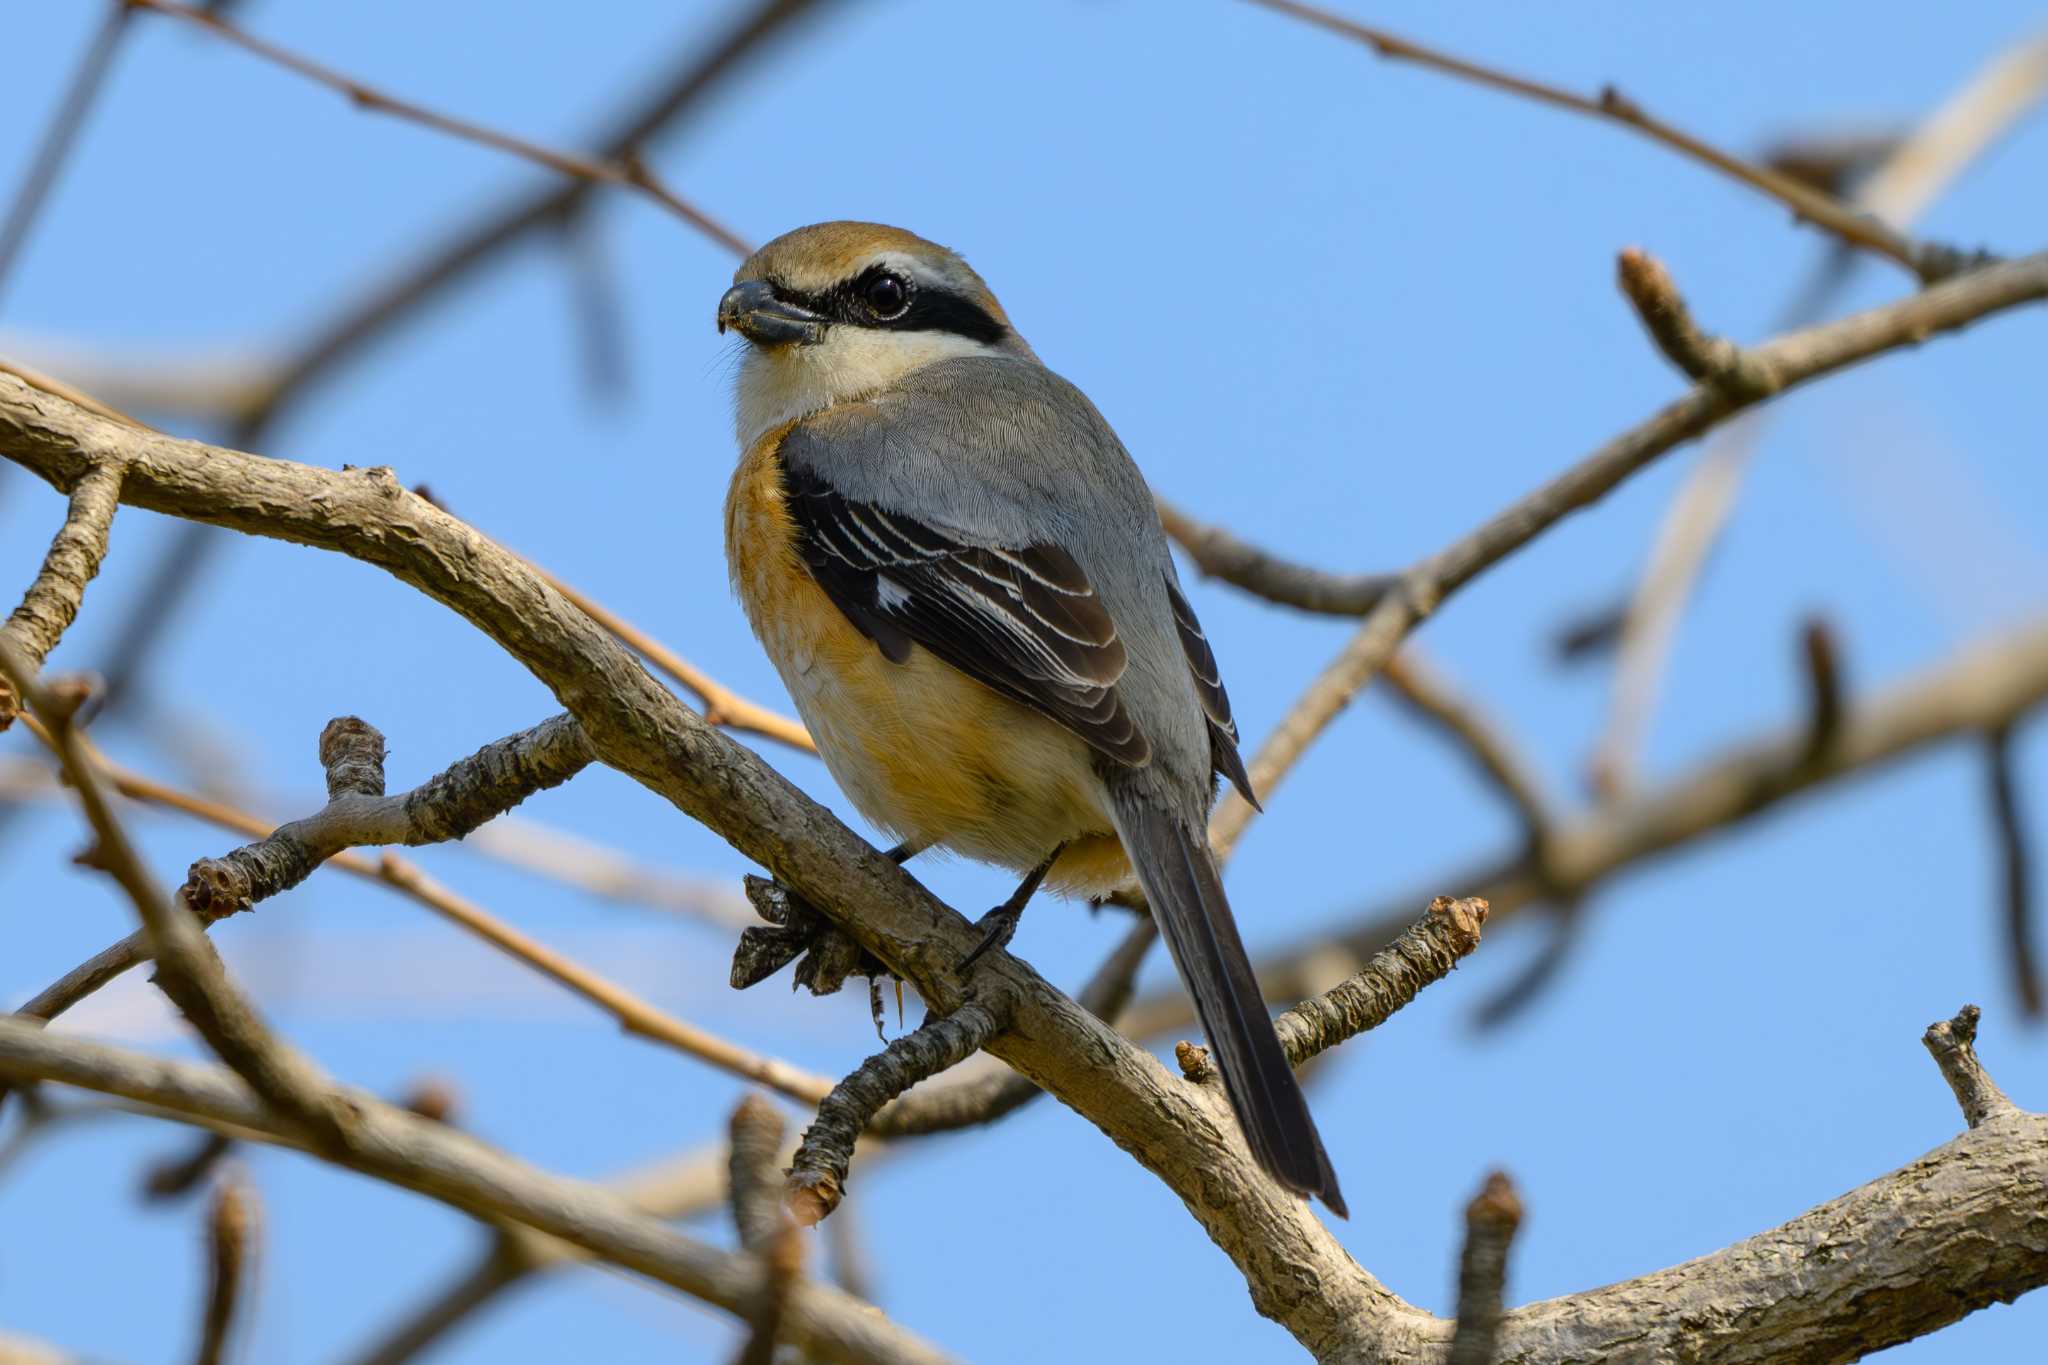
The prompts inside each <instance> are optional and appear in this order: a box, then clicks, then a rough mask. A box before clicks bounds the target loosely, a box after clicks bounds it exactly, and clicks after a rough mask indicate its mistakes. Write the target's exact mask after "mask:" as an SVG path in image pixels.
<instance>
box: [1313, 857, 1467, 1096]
mask: <svg viewBox="0 0 2048 1365" xmlns="http://www.w3.org/2000/svg"><path fill="white" fill-rule="evenodd" d="M1486 913H1487V911H1486V902H1485V901H1483V900H1473V899H1466V900H1452V899H1451V898H1450V897H1449V896H1438V897H1437V898H1436V899H1435V900H1434V901H1432V902H1430V906H1429V912H1428V913H1427V914H1425V915H1424V916H1423V917H1422V918H1421V919H1419V920H1417V921H1416V922H1415V924H1414V925H1413V926H1412V927H1410V928H1409V930H1408V932H1407V933H1405V934H1403V935H1401V937H1399V938H1397V939H1395V940H1394V941H1393V942H1392V943H1390V944H1388V945H1387V946H1386V947H1385V948H1384V949H1382V950H1381V951H1380V952H1379V953H1378V954H1376V955H1375V956H1374V957H1373V959H1372V961H1370V962H1368V963H1366V964H1365V966H1364V967H1363V968H1361V969H1360V970H1359V972H1358V974H1357V975H1355V976H1353V977H1351V978H1350V979H1349V980H1347V981H1344V982H1341V983H1340V984H1338V985H1337V986H1335V987H1333V988H1331V989H1330V990H1328V991H1325V992H1324V993H1323V994H1321V995H1318V996H1314V997H1312V998H1310V999H1307V1000H1304V1001H1302V1002H1301V1003H1300V1004H1298V1005H1296V1006H1295V1007H1294V1008H1293V1009H1291V1010H1289V1011H1287V1013H1285V1014H1283V1015H1281V1016H1280V1017H1279V1018H1278V1019H1276V1020H1274V1021H1273V1022H1274V1027H1275V1028H1277V1029H1278V1030H1279V1032H1280V1046H1281V1047H1283V1048H1285V1049H1286V1051H1287V1060H1288V1061H1290V1062H1292V1063H1294V1065H1296V1066H1300V1065H1301V1064H1302V1063H1303V1062H1306V1061H1307V1060H1308V1059H1309V1058H1311V1057H1313V1056H1315V1055H1316V1054H1317V1053H1320V1052H1326V1051H1328V1050H1329V1049H1330V1048H1333V1047H1335V1046H1337V1045H1338V1044H1339V1043H1342V1042H1344V1041H1346V1040H1347V1039H1351V1038H1355V1037H1357V1036H1358V1035H1359V1034H1361V1033H1364V1032H1366V1031H1367V1030H1369V1029H1375V1028H1378V1027H1379V1026H1380V1025H1381V1024H1384V1023H1385V1022H1386V1021H1387V1020H1388V1019H1391V1018H1392V1017H1393V1016H1394V1013H1395V1011H1397V1010H1399V1009H1400V1008H1401V1007H1402V1006H1403V1005H1406V1004H1407V1003H1408V1002H1409V1001H1411V1000H1413V999H1414V998H1415V997H1416V996H1417V995H1419V994H1421V993H1422V988H1423V987H1424V986H1427V985H1429V984H1430V983H1431V982H1432V981H1440V980H1442V979H1443V978H1444V977H1446V976H1448V975H1449V974H1450V972H1451V969H1452V968H1454V967H1456V966H1457V965H1458V962H1459V960H1460V959H1462V958H1464V957H1465V956H1467V955H1468V954H1469V953H1471V952H1472V950H1473V949H1475V948H1477V947H1478V946H1479V929H1480V926H1481V925H1483V924H1485V923H1486Z"/></svg>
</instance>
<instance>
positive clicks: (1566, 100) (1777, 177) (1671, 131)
mask: <svg viewBox="0 0 2048 1365" xmlns="http://www.w3.org/2000/svg"><path fill="white" fill-rule="evenodd" d="M1251 3H1253V4H1255V5H1258V6H1261V7H1262V8H1265V9H1270V10H1277V11H1279V12H1280V13H1282V14H1286V15H1291V16H1292V17H1294V18H1296V19H1301V20H1304V21H1306V22H1308V23H1310V24H1313V25H1315V26H1316V27H1318V28H1322V29H1326V30H1328V31H1329V32H1332V33H1337V34H1341V35H1343V36H1344V37H1347V38H1351V39H1354V40H1356V41H1358V42H1360V43H1363V44H1365V45H1366V46H1367V47H1370V48H1371V49H1372V50H1373V51H1374V52H1375V53H1377V54H1378V55H1379V56H1381V57H1384V58H1386V59H1388V60H1390V61H1406V62H1413V63H1415V64H1416V65H1418V66H1424V67H1428V68H1430V69H1432V70H1435V71H1441V72H1444V73H1445V74H1447V75H1451V76H1456V77H1458V78H1460V79H1462V80H1467V81H1471V82H1473V83H1474V84H1477V85H1484V86H1488V87H1490V88H1492V89H1494V90H1501V91H1505V92H1506V93H1508V94H1510V95H1518V96H1520V97H1521V98H1523V99H1528V100H1534V101H1536V102H1537V103H1539V104H1547V105H1550V106H1552V107H1553V108H1558V109H1566V110H1570V111H1571V112H1572V113H1575V114H1585V115H1588V116H1590V117H1593V118H1598V119H1605V120H1608V121H1610V122H1613V123H1618V124H1620V125H1621V126H1622V127H1624V128H1629V129H1632V130H1633V131H1635V132H1638V133H1641V134H1642V135H1643V136H1644V137H1646V138H1649V139H1650V140H1651V141H1653V142H1657V143H1661V144H1662V145H1664V146H1666V147H1669V148H1670V149H1671V150H1673V151H1675V152H1677V153H1679V154H1680V155H1681V156H1686V157H1690V158H1691V159H1692V160H1694V161H1698V162H1700V163H1702V164H1703V165H1706V166H1710V167H1712V168H1713V169H1714V170H1716V171H1719V172H1720V173H1721V174H1722V175H1724V176H1727V177H1728V178H1729V179H1731V180H1734V181H1736V182H1737V183H1739V184H1743V185H1747V186H1749V187H1750V188H1751V189H1753V190H1756V191H1757V192H1758V193H1760V194H1764V195H1767V196H1769V197H1770V198H1772V199H1775V200H1777V201H1778V202H1779V203H1781V204H1783V205H1785V206H1786V207H1787V208H1789V209H1791V210H1792V216H1793V219H1794V220H1795V221H1799V222H1807V223H1812V224H1813V225H1814V226H1815V227H1819V228H1823V229H1825V230H1826V231H1828V232H1832V233H1833V234H1835V236H1837V237H1839V238H1841V240H1842V241H1844V242H1846V243H1848V244H1849V245H1850V246H1853V247H1856V248H1858V249H1859V250H1863V251H1867V252H1870V253H1872V254H1873V255H1877V256H1882V257H1884V258H1885V259H1887V260H1890V261H1892V262H1894V263H1896V264H1898V265H1901V266H1904V267H1905V268H1906V269H1907V270H1909V271H1911V272H1912V273H1913V274H1914V275H1916V276H1918V277H1919V278H1920V280H1921V282H1922V283H1925V284H1932V283H1935V282H1936V281H1938V280H1942V279H1946V278H1948V277H1949V276H1950V275H1953V274H1955V273H1956V272H1957V271H1958V270H1961V269H1964V268H1967V267H1968V266H1971V265H1974V264H1976V263H1977V259H1978V258H1973V257H1970V256H1968V255H1966V254H1965V253H1961V252H1958V251H1956V250H1955V249H1954V248H1952V247H1947V246H1942V245H1939V244H1937V243H1921V242H1915V241H1913V240H1912V239H1911V238H1909V237H1907V236H1905V235H1904V234H1903V233H1900V232H1897V231H1895V230H1894V229H1892V228H1890V227H1888V226H1886V225H1885V223H1884V222H1883V221H1882V220H1880V219H1878V218H1876V217H1873V216H1872V215H1871V214H1870V213H1868V212H1865V211H1863V210H1860V209H1858V208H1856V207H1854V206H1852V205H1849V204H1844V203H1842V202H1841V201H1840V200H1838V199H1836V198H1835V197H1834V196H1833V195H1831V194H1828V193H1826V192H1825V191H1823V190H1820V189H1818V188H1815V187H1814V186H1812V185H1809V184H1807V183H1805V182H1803V181H1801V180H1798V179H1795V178H1794V177H1792V176H1790V175H1787V174H1785V173H1784V172H1782V171H1776V170H1772V169H1770V168H1769V167H1767V166H1759V165H1756V164H1754V163H1752V162H1749V161H1745V160H1743V159H1742V158H1741V157H1738V156H1735V155H1733V154H1732V153H1729V152H1724V151H1722V150H1721V149H1720V148H1718V147H1714V146H1711V145H1710V144H1708V143H1706V142H1702V141H1701V140H1700V139H1699V138H1696V137H1694V136H1693V135H1692V134H1690V133H1687V132H1685V131H1683V130H1681V129H1679V128H1675V127H1673V126H1672V125H1671V124H1668V123H1665V122H1663V121H1662V120H1661V119H1656V118H1653V117H1651V116H1650V115H1649V114H1647V113H1645V112H1644V111H1643V110H1642V108H1641V107H1640V106H1638V105H1637V104H1636V103H1635V101H1633V100H1631V99H1629V98H1628V97H1627V96H1626V95H1624V94H1622V93H1621V92H1620V91H1619V90H1617V89H1615V88H1614V87H1613V86H1611V85H1610V86H1606V87H1605V88H1603V89H1602V90H1601V91H1600V94H1599V96H1598V98H1595V99H1588V98H1586V97H1585V96H1583V95H1576V94H1573V93H1572V92H1571V91H1569V90H1563V89H1560V88H1559V87H1557V86H1554V85H1544V84H1542V83H1541V82H1538V81H1531V80H1526V79H1524V78H1522V77H1520V76H1512V75H1509V74H1507V73H1506V72H1503V71H1497V70H1495V69H1493V68H1491V67H1486V66H1481V65H1479V64H1478V63H1476V62H1469V61H1466V60H1464V59H1463V58H1460V57H1453V56H1450V55H1449V54H1447V53H1443V52H1438V51H1435V50H1433V49H1431V48H1427V47H1423V46H1422V45H1421V44H1419V43H1413V42H1410V41H1408V40H1407V39H1406V38H1401V37H1398V36H1396V35H1395V34H1392V33H1389V32H1388V31H1387V30H1385V29H1379V28H1369V27H1367V26H1366V25H1364V24H1360V23H1355V22H1353V21H1352V20H1349V19H1346V18H1343V17H1342V16H1340V15H1336V14H1332V13H1330V12H1329V11H1328V10H1324V9H1318V8H1316V7H1315V6H1314V5H1304V4H1299V3H1297V2H1296V0H1251Z"/></svg>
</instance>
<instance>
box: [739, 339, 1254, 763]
mask: <svg viewBox="0 0 2048 1365" xmlns="http://www.w3.org/2000/svg"><path fill="white" fill-rule="evenodd" d="M780 456H781V459H782V463H783V468H784V471H785V477H786V478H787V480H788V486H789V491H790V494H791V497H790V505H791V507H792V511H793V514H794V515H795V516H796V519H797V521H798V525H799V530H800V533H801V534H802V536H803V539H804V545H805V549H804V553H805V560H806V563H807V564H808V565H809V566H810V568H811V572H812V574H813V576H814V577H815V578H817V580H818V582H819V583H820V585H821V586H822V587H824V588H825V590H826V592H827V594H828V595H829V596H831V597H832V598H833V601H834V602H835V604H837V605H838V606H839V608H840V610H841V611H842V612H843V613H844V614H845V615H846V616H847V618H848V620H850V621H852V622H853V623H854V625H856V626H857V627H859V628H860V629H861V630H863V631H864V632H866V633H867V634H868V635H869V637H870V638H872V639H874V640H875V642H876V644H877V646H878V647H879V648H880V649H881V650H882V651H883V652H884V653H885V654H887V655H888V656H889V657H891V658H902V657H906V656H907V651H908V646H909V644H911V643H913V642H914V643H917V644H920V645H923V646H924V647H925V648H927V649H929V650H931V652H932V653H934V654H936V655H938V656H939V657H940V658H942V659H945V660H946V662H948V663H950V664H952V665H953V666H954V667H956V668H958V669H960V670H961V671H962V672H965V673H967V674H968V675H969V676H971V677H974V678H976V679H978V680H980V681H981V682H983V683H985V684H986V685H988V686H990V687H993V688H995V689H996V690H997V691H1000V692H1002V693H1004V694H1005V695H1007V696H1011V697H1013V698H1016V699H1018V700H1020V701H1023V702H1024V703H1025V704H1027V705H1030V706H1032V707H1034V708H1035V709H1037V710H1039V711H1041V712H1043V713H1045V714H1046V715H1049V716H1051V717H1053V718H1054V719H1055V720H1058V721H1059V722H1060V723H1061V724H1063V725H1066V726H1067V727H1068V728H1070V729H1072V730H1074V731H1075V733H1077V734H1079V735H1081V736H1082V738H1084V739H1086V740H1087V741H1088V742H1089V743H1090V744H1091V745H1093V746H1094V747H1095V748H1096V749H1097V750H1098V751H1099V752H1101V753H1103V754H1105V755H1107V756H1108V757H1110V758H1112V759H1115V760H1117V762H1118V764H1119V766H1125V767H1138V766H1146V767H1147V768H1148V770H1150V769H1154V768H1157V767H1158V766H1159V764H1160V763H1162V762H1163V763H1164V765H1165V767H1166V769H1167V771H1168V772H1170V773H1171V774H1173V782H1174V784H1176V785H1179V784H1183V783H1184V784H1187V786H1188V787H1189V788H1190V789H1193V788H1195V787H1196V785H1197V784H1199V791H1200V792H1202V793H1206V792H1207V791H1208V790H1209V779H1210V776H1211V774H1212V773H1221V774H1223V775H1224V776H1227V777H1229V778H1230V779H1231V780H1232V781H1233V782H1236V783H1237V784H1238V785H1239V786H1240V787H1241V788H1245V789H1247V791H1248V789H1249V783H1248V782H1246V781H1245V780H1244V778H1243V771H1244V768H1243V764H1242V762H1241V761H1240V760H1239V759H1238V757H1237V749H1236V743H1235V738H1234V735H1235V727H1234V726H1233V725H1232V723H1231V720H1230V704H1229V700H1228V697H1227V695H1226V694H1225V693H1224V691H1223V686H1222V681H1221V678H1220V676H1219V674H1218V670H1217V668H1216V661H1215V656H1214V654H1213V652H1212V651H1211V650H1210V649H1209V646H1208V642H1207V641H1206V639H1205V638H1204V637H1203V635H1202V630H1201V626H1200V625H1199V623H1197V622H1196V621H1195V617H1194V613H1193V611H1192V610H1190V609H1189V608H1188V605H1187V602H1186V599H1185V598H1183V597H1182V596H1181V595H1180V593H1179V590H1178V588H1177V586H1176V579H1175V576H1174V568H1173V558H1172V555H1171V553H1170V552H1169V550H1168V548H1167V544H1166V537H1165V534H1164V533H1163V532H1162V531H1161V530H1160V527H1159V517H1158V513H1157V512H1156V510H1155V509H1154V507H1153V503H1152V494H1151V490H1150V489H1149V488H1147V487H1146V485H1145V481H1144V478H1143V476H1142V475H1141V474H1139V472H1138V469H1137V466H1136V465H1135V464H1133V463H1132V461H1131V458H1130V456H1129V455H1128V454H1127V453H1126V452H1125V451H1124V448H1123V446H1122V444H1121V443H1120V442H1119V441H1118V440H1117V439H1116V435H1115V433H1114V432H1112V431H1111V430H1110V428H1109V425H1108V423H1106V422H1105V421H1103V419H1102V416H1101V414H1100V413H1098V412H1097V411H1096V410H1095V407H1094V405H1093V404H1091V403H1090V402H1089V401H1088V400H1087V398H1086V397H1085V396H1084V395H1083V394H1082V393H1081V392H1080V391H1079V390H1078V389H1075V388H1074V387H1073V386H1072V385H1070V384H1068V383H1067V382H1066V381H1065V380H1063V379H1061V378H1060V377H1059V376H1057V375H1055V374H1053V373H1052V372H1051V371H1049V370H1047V369H1045V368H1044V367H1043V366H1041V365H1038V364H1036V363H1035V362H1033V361H1029V360H1022V359H1010V358H996V357H975V358H963V359H958V360H950V361H944V362H941V363H939V364H936V365H931V366H927V367H926V368H924V369H922V370H919V371H917V372H916V373H914V374H912V375H910V376H908V377H907V378H906V379H905V380H904V381H903V383H902V384H900V385H899V386H898V387H896V388H895V389H892V390H890V391H888V392H886V393H884V394H881V395H878V396H876V397H875V398H873V399H870V400H867V401H864V402H858V403H845V404H840V405H837V406H835V407H833V408H831V409H829V410H827V411H826V412H824V413H820V414H818V415H817V416H815V417H812V418H809V419H807V420H805V421H803V422H799V423H798V424H797V425H796V427H795V428H793V429H792V430H791V432H790V433H789V435H788V436H786V437H785V438H784V440H783V443H782V447H781V450H780ZM1148 759H1149V760H1150V762H1149V764H1148ZM1190 794H1191V795H1193V791H1192V790H1191V791H1190Z"/></svg>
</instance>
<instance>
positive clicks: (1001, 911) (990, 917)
mask: <svg viewBox="0 0 2048 1365" xmlns="http://www.w3.org/2000/svg"><path fill="white" fill-rule="evenodd" d="M1023 918H1024V907H1023V906H1021V905H1014V904H1005V905H998V906H997V907H996V908H995V909H993V910H991V911H989V912H988V913H987V914H986V915H983V916H982V917H981V918H980V919H978V920H976V921H975V922H974V927H975V928H977V929H979V930H981V931H982V933H981V942H979V943H977V944H975V945H974V950H973V951H972V952H970V953H968V954H967V956H966V957H963V958H961V959H960V965H959V966H958V967H957V968H955V969H954V970H956V971H962V972H964V971H966V970H967V969H968V968H969V967H972V966H973V965H974V964H975V963H976V962H977V961H979V960H980V959H981V956H982V954H984V953H986V952H989V951H990V950H991V949H995V948H1007V947H1009V946H1010V940H1011V939H1013V938H1015V937H1016V936H1017V921H1019V920H1021V919H1023Z"/></svg>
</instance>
